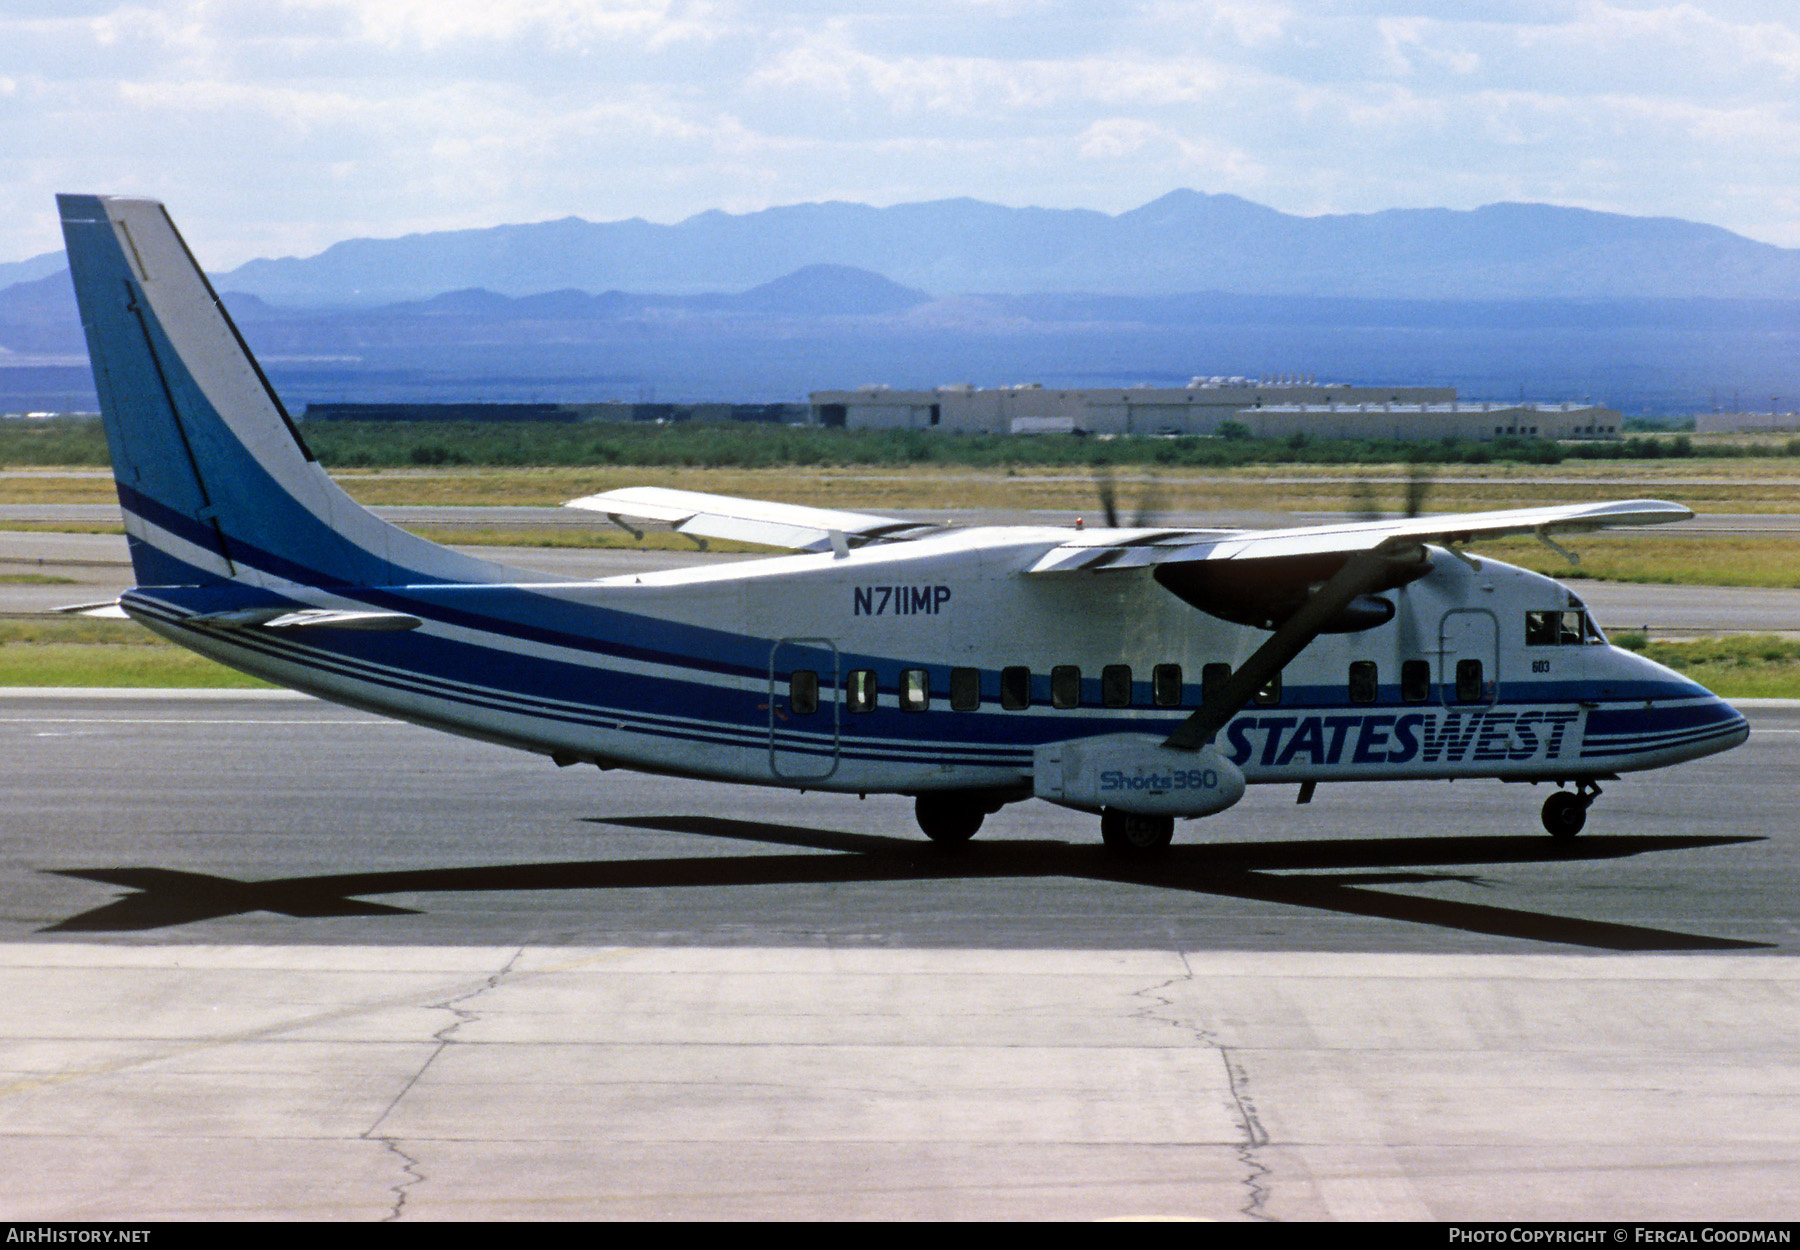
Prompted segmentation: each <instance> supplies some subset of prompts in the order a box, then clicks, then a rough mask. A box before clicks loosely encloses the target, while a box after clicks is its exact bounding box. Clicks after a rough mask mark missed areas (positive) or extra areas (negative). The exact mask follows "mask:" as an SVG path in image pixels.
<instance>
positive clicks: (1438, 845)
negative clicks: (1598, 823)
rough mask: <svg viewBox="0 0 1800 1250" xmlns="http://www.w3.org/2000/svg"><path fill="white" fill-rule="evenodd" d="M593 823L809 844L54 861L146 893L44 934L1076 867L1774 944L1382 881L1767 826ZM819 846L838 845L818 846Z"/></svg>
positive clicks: (1110, 877) (1395, 914)
mask: <svg viewBox="0 0 1800 1250" xmlns="http://www.w3.org/2000/svg"><path fill="white" fill-rule="evenodd" d="M591 823H594V824H601V825H614V826H622V827H626V828H633V829H646V830H655V831H659V832H665V833H690V834H704V835H706V836H709V837H715V838H731V839H736V840H739V841H747V842H754V843H759V844H762V845H774V846H789V847H796V848H801V849H802V850H803V851H805V852H807V853H803V854H779V853H776V854H759V855H728V856H710V857H693V858H674V859H645V860H594V861H574V862H565V863H543V864H511V865H486V866H482V867H472V868H424V869H410V870H401V871H394V872H367V873H345V874H336V875H330V876H315V877H284V878H276V879H273V880H267V881H235V880H232V879H231V878H228V877H219V876H213V875H210V874H206V873H197V872H182V871H179V870H176V869H170V868H128V867H122V868H82V869H73V868H64V869H49V870H46V871H49V872H52V873H54V874H55V875H58V876H64V877H76V878H80V879H82V880H86V881H98V882H103V883H106V884H108V885H118V886H124V887H127V888H128V889H131V890H134V891H136V892H135V893H132V894H128V895H126V896H124V897H123V898H119V899H116V900H115V901H113V902H110V903H107V904H105V905H104V906H101V907H97V908H94V909H92V910H90V911H85V912H82V913H81V914H79V915H76V916H71V917H70V918H68V919H67V920H62V921H59V922H57V923H56V924H52V925H47V926H45V927H44V928H42V929H40V930H39V932H42V933H104V932H123V931H132V930H147V929H162V928H170V927H174V926H178V925H186V924H194V923H197V922H200V921H205V920H215V919H220V918H223V917H228V916H235V915H241V914H244V913H246V912H252V911H268V912H276V913H279V914H282V915H287V916H294V917H308V918H327V917H337V916H404V915H416V914H419V913H418V912H417V911H416V910H415V909H413V908H407V907H396V906H391V905H389V904H386V903H374V902H368V901H365V900H364V899H363V898H362V897H360V896H363V895H371V894H437V893H442V894H458V893H475V892H487V891H517V890H620V889H646V888H670V887H717V886H732V885H808V884H818V885H823V884H843V883H852V882H861V883H873V882H883V881H921V882H925V881H933V880H982V879H985V880H1001V879H1008V878H1011V879H1021V880H1023V879H1033V878H1043V877H1064V878H1075V879H1086V880H1090V881H1096V882H1102V881H1103V882H1114V883H1122V884H1130V885H1138V886H1145V887H1149V888H1153V889H1161V890H1180V891H1187V892H1191V893H1196V894H1213V895H1219V896H1223V897H1230V898H1240V899H1255V900H1258V901H1262V902H1270V903H1282V904H1286V905H1289V906H1293V907H1305V908H1313V909H1317V910H1321V911H1329V912H1336V913H1340V914H1346V915H1354V916H1366V917H1371V918H1379V919H1388V920H1400V921H1406V922H1408V923H1412V924H1424V925H1433V926H1437V927H1439V928H1445V929H1457V930H1462V931H1464V932H1468V933H1482V934H1489V935H1493V936H1498V937H1508V938H1521V939H1525V940H1529V941H1536V942H1549V943H1560V944H1565V945H1572V946H1581V947H1587V948H1591V949H1596V950H1615V951H1726V950H1754V949H1762V948H1766V947H1768V946H1769V945H1770V944H1769V943H1766V942H1746V941H1739V940H1735V939H1731V938H1714V937H1704V936H1699V935H1694V934H1686V933H1676V932H1672V931H1669V930H1664V929H1653V928H1644V927H1640V926H1637V925H1628V924H1615V923H1611V922H1608V921H1595V920H1580V919H1572V918H1569V917H1563V916H1554V915H1547V914H1544V913H1540V912H1532V911H1523V910H1518V909H1514V908H1506V907H1496V906H1490V905H1487V904H1482V903H1472V902H1457V901H1453V900H1445V899H1436V898H1420V897H1417V896H1414V895H1404V894H1393V893H1387V892H1384V891H1381V890H1378V889H1374V888H1372V887H1376V886H1381V885H1399V884H1420V883H1431V882H1444V881H1463V882H1467V883H1469V884H1474V885H1479V884H1480V883H1481V881H1480V878H1479V877H1478V876H1476V875H1474V874H1464V873H1454V872H1448V871H1441V870H1442V869H1448V868H1453V867H1459V866H1464V865H1473V864H1528V863H1544V862H1584V861H1593V860H1607V859H1621V858H1625V857H1627V856H1633V855H1644V854H1650V853H1653V852H1660V851H1678V850H1690V849H1694V848H1700V847H1716V846H1726V845H1730V844H1732V843H1738V842H1755V841H1761V840H1762V839H1760V838H1753V837H1679V836H1609V837H1595V836H1592V835H1590V836H1587V837H1584V838H1581V839H1579V840H1577V841H1575V842H1570V843H1564V842H1556V841H1553V840H1552V839H1549V838H1520V837H1431V838H1373V839H1358V840H1349V841H1307V842H1260V843H1258V842H1233V843H1222V844H1221V843H1213V844H1207V845H1198V846H1175V847H1171V848H1169V850H1168V851H1167V852H1166V853H1164V854H1163V855H1161V856H1158V857H1157V858H1155V859H1153V860H1148V861H1132V860H1127V859H1124V858H1121V857H1119V856H1116V855H1113V854H1111V853H1109V852H1107V851H1106V850H1105V849H1104V848H1102V847H1098V846H1093V845H1077V844H1071V843H1066V842H1050V841H1030V842H1027V841H1011V842H1003V841H994V842H976V843H972V844H968V845H965V846H960V847H953V848H945V847H940V846H937V845H935V844H932V843H928V842H920V841H918V840H917V839H913V838H896V837H885V836H881V835H876V834H863V833H845V832H838V831H833V830H824V829H807V828H802V827H799V826H794V825H780V824H767V823H762V822H756V821H747V820H729V819H724V818H720V817H713V816H645V817H633V818H624V819H617V820H605V819H600V818H591ZM819 851H829V852H838V853H837V854H818V853H817V852H819ZM1403 869H1411V871H1402V870H1403ZM1431 869H1438V870H1440V871H1430V870H1431Z"/></svg>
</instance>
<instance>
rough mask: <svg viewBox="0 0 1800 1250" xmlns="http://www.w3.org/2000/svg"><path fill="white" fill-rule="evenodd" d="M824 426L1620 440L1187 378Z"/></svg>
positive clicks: (1383, 395)
mask: <svg viewBox="0 0 1800 1250" xmlns="http://www.w3.org/2000/svg"><path fill="white" fill-rule="evenodd" d="M811 400H812V417H813V420H814V422H815V423H817V424H819V425H824V426H841V427H844V428H847V429H871V430H879V429H886V430H937V431H941V432H945V433H961V434H1053V433H1062V434H1071V433H1077V432H1079V433H1084V434H1140V435H1157V434H1164V435H1167V434H1215V435H1216V434H1218V433H1219V431H1220V428H1221V427H1222V426H1224V425H1225V424H1226V423H1227V422H1233V423H1235V424H1236V425H1239V426H1242V427H1244V428H1245V429H1247V430H1248V431H1249V433H1250V434H1251V435H1252V436H1254V437H1258V438H1265V437H1266V438H1282V437H1287V436H1290V435H1292V434H1305V435H1307V436H1308V437H1317V438H1380V439H1414V438H1421V439H1423V438H1430V439H1437V438H1462V439H1494V438H1501V437H1506V436H1517V437H1524V438H1532V437H1536V438H1617V437H1618V434H1619V414H1618V413H1616V412H1614V411H1613V410H1611V409H1608V408H1601V407H1597V406H1595V405H1591V404H1581V405H1574V404H1547V405H1546V404H1471V403H1458V402H1457V400H1456V390H1455V388H1454V387H1448V386H1348V385H1341V384H1333V383H1322V382H1318V381H1315V380H1313V379H1311V378H1305V379H1301V378H1278V379H1262V380H1254V379H1249V378H1195V379H1194V380H1193V381H1191V382H1189V383H1188V384H1187V385H1186V386H1184V387H1148V386H1140V387H1125V388H1100V389H1074V390H1047V389H1045V388H1044V387H1042V386H1036V385H1030V386H1009V387H991V388H977V387H973V386H941V387H937V388H935V389H933V390H928V391H903V390H894V389H891V388H889V387H880V386H871V387H863V388H861V389H859V390H854V391H815V392H813V394H812V396H811Z"/></svg>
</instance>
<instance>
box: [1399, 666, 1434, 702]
mask: <svg viewBox="0 0 1800 1250" xmlns="http://www.w3.org/2000/svg"><path fill="white" fill-rule="evenodd" d="M1400 697H1401V698H1402V699H1404V700H1405V701H1406V702H1408V703H1423V702H1425V700H1427V699H1429V698H1430V697H1431V661H1430V660H1407V661H1405V662H1403V663H1402V664H1401V665H1400Z"/></svg>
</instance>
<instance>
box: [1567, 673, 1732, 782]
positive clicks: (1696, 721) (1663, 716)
mask: <svg viewBox="0 0 1800 1250" xmlns="http://www.w3.org/2000/svg"><path fill="white" fill-rule="evenodd" d="M1614 655H1615V657H1617V659H1618V660H1622V661H1623V662H1624V663H1623V665H1622V667H1623V668H1624V669H1625V670H1627V672H1628V677H1627V680H1626V681H1624V682H1623V683H1621V686H1620V687H1619V688H1618V689H1617V693H1618V694H1623V695H1626V696H1627V698H1626V699H1624V700H1621V701H1619V702H1618V703H1612V704H1610V706H1609V707H1608V709H1607V710H1606V711H1604V712H1596V713H1593V714H1592V715H1591V716H1590V719H1589V721H1588V725H1589V735H1590V742H1592V740H1593V732H1594V730H1595V729H1596V728H1599V727H1600V726H1603V725H1604V726H1609V727H1610V728H1611V729H1612V731H1613V732H1614V733H1615V734H1617V735H1618V737H1617V740H1616V741H1615V746H1616V747H1626V750H1625V751H1624V752H1622V754H1623V755H1628V756H1630V757H1631V762H1629V763H1627V762H1625V760H1624V759H1623V758H1621V759H1620V760H1619V762H1618V766H1619V767H1621V768H1655V767H1658V766H1660V765H1663V764H1674V763H1679V762H1680V761H1682V760H1691V759H1698V758H1700V757H1701V756H1703V755H1714V754H1717V753H1718V752H1720V751H1729V750H1730V749H1731V748H1732V747H1735V746H1742V745H1743V744H1744V742H1745V741H1746V740H1747V739H1748V738H1749V737H1750V722H1749V721H1747V720H1745V719H1744V714H1743V713H1742V712H1740V711H1738V710H1737V709H1736V708H1735V707H1733V706H1731V704H1729V703H1727V702H1726V701H1725V700H1724V699H1721V698H1720V697H1719V696H1718V695H1716V694H1714V693H1713V692H1712V691H1710V690H1708V689H1707V688H1706V687H1705V686H1702V685H1701V684H1700V683H1699V682H1696V681H1693V680H1692V679H1690V678H1687V677H1684V676H1682V675H1681V674H1680V673H1677V672H1675V671H1674V670H1673V669H1669V668H1664V667H1663V666H1662V665H1661V664H1658V663H1656V661H1654V660H1650V659H1646V658H1645V657H1644V656H1641V655H1634V654H1632V653H1631V652H1627V651H1615V652H1614ZM1640 696H1641V698H1642V702H1641V703H1639V702H1638V698H1639V697H1640ZM1627 726H1629V727H1627ZM1626 740H1629V746H1628V747H1627V742H1626Z"/></svg>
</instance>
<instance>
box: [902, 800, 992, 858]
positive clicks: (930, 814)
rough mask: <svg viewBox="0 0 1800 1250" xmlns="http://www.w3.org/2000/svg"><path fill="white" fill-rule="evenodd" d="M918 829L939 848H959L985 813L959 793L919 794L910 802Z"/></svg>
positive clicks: (979, 826)
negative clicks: (916, 818)
mask: <svg viewBox="0 0 1800 1250" xmlns="http://www.w3.org/2000/svg"><path fill="white" fill-rule="evenodd" d="M913 815H915V816H916V817H918V821H919V828H921V829H923V830H924V831H925V836H926V837H928V838H930V839H931V840H932V841H933V842H936V843H937V844H938V845H939V846H961V845H962V844H963V843H964V842H967V841H968V840H969V839H970V838H972V837H974V836H975V831H976V830H977V829H979V828H981V822H982V821H983V820H985V819H986V818H987V811H986V810H985V809H984V808H983V807H982V806H981V805H979V804H977V803H974V802H971V801H970V800H969V799H968V798H967V797H966V796H964V795H959V794H921V795H920V796H919V797H918V798H917V799H915V800H914V801H913Z"/></svg>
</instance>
